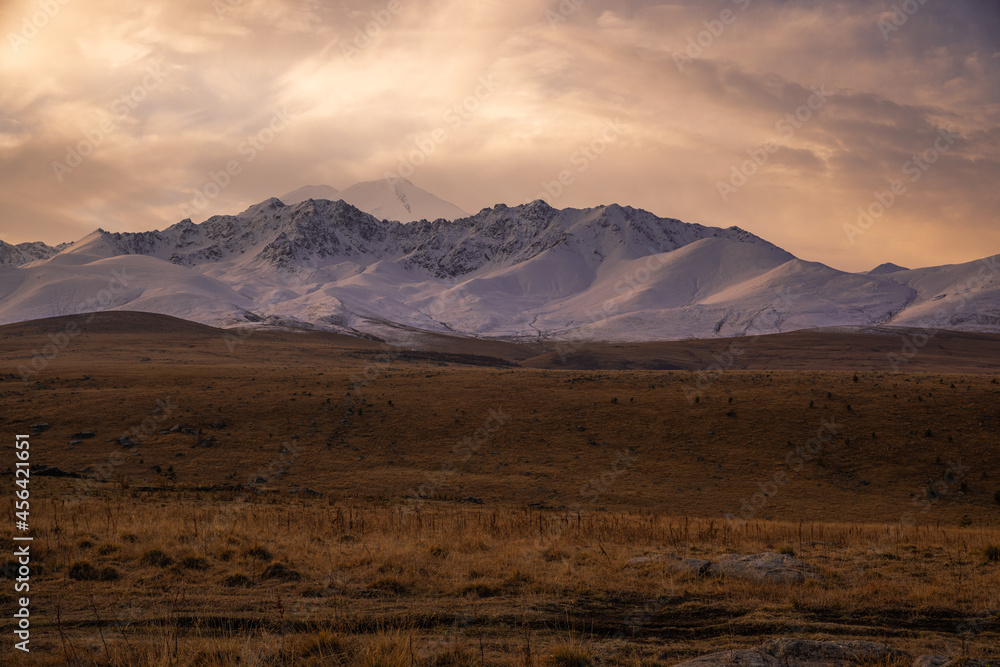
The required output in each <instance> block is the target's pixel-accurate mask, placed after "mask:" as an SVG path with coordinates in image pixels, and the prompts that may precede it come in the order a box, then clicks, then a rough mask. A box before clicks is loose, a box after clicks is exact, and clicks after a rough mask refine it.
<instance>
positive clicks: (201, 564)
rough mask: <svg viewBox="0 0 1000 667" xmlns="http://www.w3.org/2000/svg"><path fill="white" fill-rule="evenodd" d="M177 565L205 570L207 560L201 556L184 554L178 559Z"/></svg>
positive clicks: (186, 568)
mask: <svg viewBox="0 0 1000 667" xmlns="http://www.w3.org/2000/svg"><path fill="white" fill-rule="evenodd" d="M177 566H178V567H180V568H183V569H185V570H207V569H208V567H209V565H208V561H207V560H205V559H204V558H202V557H201V556H185V557H184V558H181V559H180V561H178V563H177Z"/></svg>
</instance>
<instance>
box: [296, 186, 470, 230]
mask: <svg viewBox="0 0 1000 667" xmlns="http://www.w3.org/2000/svg"><path fill="white" fill-rule="evenodd" d="M279 199H280V200H281V201H282V202H284V203H285V204H288V205H289V206H293V205H295V204H299V203H301V202H303V201H306V200H307V199H328V200H330V201H336V200H338V199H339V200H343V201H345V202H347V203H348V204H350V205H351V206H354V207H356V208H359V209H361V210H362V211H364V212H365V213H370V214H371V215H373V216H375V217H376V218H378V219H379V220H396V221H397V222H415V221H417V220H437V219H438V218H444V219H445V220H457V219H458V218H464V217H467V216H468V215H469V214H468V213H466V212H465V211H463V210H462V209H460V208H458V207H457V206H455V205H454V204H452V203H449V202H446V201H445V200H443V199H439V198H438V197H435V196H434V195H432V194H431V193H429V192H427V191H426V190H421V189H420V188H418V187H417V186H415V185H414V184H413V183H410V182H409V181H408V180H406V179H405V178H389V179H384V180H381V181H365V182H362V183H356V184H355V185H352V186H351V187H349V188H347V189H346V190H341V191H338V190H337V189H336V188H332V187H330V186H329V185H307V186H305V187H303V188H299V189H298V190H294V191H292V192H289V193H287V194H285V195H283V196H281V197H279Z"/></svg>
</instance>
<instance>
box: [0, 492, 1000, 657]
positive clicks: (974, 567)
mask: <svg viewBox="0 0 1000 667" xmlns="http://www.w3.org/2000/svg"><path fill="white" fill-rule="evenodd" d="M36 481H38V480H36ZM40 486H44V489H45V494H44V495H48V496H58V495H59V493H60V492H61V491H66V490H69V488H70V487H68V486H67V483H66V482H61V481H48V480H45V481H44V482H43V484H40ZM36 493H37V491H36ZM39 495H42V494H41V493H39ZM33 518H34V525H35V533H36V539H35V543H34V546H35V550H36V557H37V560H36V563H37V564H38V565H40V567H41V571H40V572H39V573H38V574H37V575H36V577H35V579H34V580H33V582H32V586H33V590H34V591H37V592H36V593H35V595H34V598H33V605H34V608H35V609H36V610H44V612H43V611H39V612H38V616H37V617H36V619H35V622H36V625H35V632H36V634H35V636H36V637H37V639H36V641H37V644H36V645H35V646H34V648H35V651H36V652H35V653H34V654H33V655H34V656H35V659H34V660H33V661H30V662H29V661H25V660H23V659H21V660H18V661H15V664H61V662H62V661H63V660H65V658H64V656H65V655H66V654H67V652H68V654H69V655H70V656H76V657H78V658H79V660H80V662H81V663H82V664H123V665H127V664H183V665H195V664H237V660H236V656H241V657H240V660H241V661H244V662H240V664H246V663H245V661H246V660H248V659H250V656H251V655H252V656H254V657H253V660H252V661H251V662H254V663H255V664H274V665H279V664H410V661H411V660H415V661H416V662H417V663H418V664H480V661H481V659H483V658H485V660H486V663H487V664H509V665H515V664H525V659H526V656H527V655H528V654H529V652H530V655H531V662H530V664H567V663H566V662H565V661H564V660H563V658H564V657H565V656H566V655H568V654H573V653H574V652H576V653H581V654H582V653H586V654H588V655H592V656H593V658H594V659H595V660H597V659H598V658H599V659H600V660H604V661H606V663H607V664H632V665H639V664H650V665H652V664H660V665H669V664H673V663H674V662H678V661H680V660H681V659H682V658H684V657H690V656H693V655H697V654H700V653H706V652H711V651H715V650H724V649H727V648H736V647H741V646H750V645H755V644H757V643H760V641H762V640H764V639H767V638H770V637H774V636H782V635H794V636H799V637H817V638H820V637H841V638H865V639H873V640H878V641H887V642H889V643H891V644H892V645H894V646H896V647H898V648H901V649H904V650H908V651H911V652H912V653H914V654H915V655H919V654H923V653H932V652H938V653H940V652H944V653H953V654H954V653H956V652H959V651H964V652H965V653H966V654H968V655H973V656H980V657H989V656H992V657H993V658H994V659H996V657H997V656H996V654H995V653H993V651H994V649H995V647H996V645H997V641H998V638H1000V634H998V632H997V628H996V625H995V620H996V619H995V618H994V616H990V615H988V614H996V613H997V612H998V611H1000V598H998V593H997V591H998V590H1000V563H997V562H996V561H990V560H989V559H988V558H987V557H986V556H985V555H984V554H985V553H986V549H987V548H988V547H990V545H996V544H998V543H1000V531H997V530H996V529H983V528H947V529H936V528H931V527H913V528H903V527H900V526H898V525H876V524H853V523H783V522H768V521H758V520H754V521H750V522H745V521H740V520H717V519H691V518H686V517H675V516H665V515H662V514H604V513H586V514H582V515H580V516H576V515H566V514H560V513H553V512H546V511H536V510H532V509H522V510H511V509H505V510H489V509H483V508H473V507H468V508H461V509H455V508H445V507H440V506H435V505H434V504H430V505H421V506H418V507H417V508H416V509H414V508H411V507H409V506H406V505H399V504H389V503H382V502H376V503H369V504H362V505H359V504H350V503H346V502H340V501H328V500H313V501H308V502H306V501H301V500H292V499H289V498H288V497H287V496H283V495H266V494H265V495H263V496H259V497H258V496H257V495H250V496H247V497H246V498H243V499H239V500H235V501H234V499H233V498H232V496H231V494H226V493H220V492H215V493H204V492H201V493H198V492H185V493H177V494H170V495H164V494H151V495H150V494H147V493H143V492H138V491H134V490H107V491H105V492H102V493H101V494H99V495H97V496H94V497H89V498H85V499H83V500H82V501H77V500H74V499H72V498H71V497H67V498H63V499H59V500H54V499H53V500H45V501H39V502H37V504H36V506H35V513H34V514H33ZM7 533H8V534H9V531H7ZM6 537H7V535H5V538H6ZM779 550H785V551H792V552H793V553H794V554H795V555H796V557H798V558H801V559H803V560H805V561H807V562H809V563H812V564H813V565H815V566H816V567H817V568H818V572H819V573H820V574H821V575H822V576H823V577H824V579H823V581H815V582H806V583H804V584H800V585H777V584H764V583H754V582H745V581H734V580H727V579H715V578H700V577H696V576H691V575H686V574H677V573H674V572H673V571H672V570H670V569H669V568H668V567H667V566H666V565H665V564H663V563H661V562H652V563H644V564H638V565H633V564H629V563H628V561H629V559H631V558H634V557H636V556H640V555H645V554H652V553H675V554H679V555H683V556H696V557H708V558H711V556H713V555H719V554H723V553H757V552H761V551H779ZM150 554H155V556H153V557H150ZM81 561H83V562H89V563H90V564H92V565H93V567H94V568H96V569H98V570H100V569H102V568H113V569H114V570H115V571H116V573H117V574H118V578H117V579H116V580H113V581H88V580H83V581H79V580H75V579H73V578H72V576H71V575H70V568H71V567H72V565H73V564H74V563H79V562H81ZM237 574H238V575H241V576H240V580H239V581H238V582H237V583H233V582H232V581H231V580H232V579H233V577H234V575H237ZM10 602H11V596H10V595H9V594H7V593H6V592H5V593H4V603H5V604H9V603H10ZM56 610H58V613H59V618H58V621H57V620H56V618H55V615H54V612H55V611H56ZM102 635H103V636H102ZM529 647H530V648H529ZM5 650H7V649H5ZM136 656H139V657H136ZM379 656H381V657H379ZM392 656H394V657H392ZM446 656H450V657H446ZM560 656H563V657H560ZM312 657H315V661H314V663H309V662H308V660H307V658H309V659H312ZM46 658H48V661H47V660H46ZM73 659H74V660H75V659H76V658H73ZM338 660H339V661H340V662H339V663H338V662H336V661H338ZM449 660H450V661H451V662H447V661H449ZM324 661H326V662H324ZM400 661H402V662H400ZM435 661H436V662H435ZM536 661H537V663H536ZM560 661H562V662H560Z"/></svg>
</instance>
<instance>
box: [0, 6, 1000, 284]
mask: <svg viewBox="0 0 1000 667" xmlns="http://www.w3.org/2000/svg"><path fill="white" fill-rule="evenodd" d="M0 7H2V9H0V34H2V36H3V41H2V42H0V184H2V185H0V239H3V240H5V241H8V242H11V243H17V242H22V241H33V240H42V241H46V242H48V243H53V244H54V243H58V242H62V241H69V240H75V239H77V238H79V237H81V236H83V235H84V234H86V233H88V232H89V231H91V230H93V229H94V228H96V227H103V228H105V229H108V230H112V231H138V230H148V229H155V228H163V227H165V226H168V225H170V224H173V223H174V222H177V221H178V220H181V219H182V218H185V217H192V218H193V219H194V220H195V221H196V222H200V221H201V220H203V219H205V218H207V217H209V216H210V215H214V214H217V213H235V212H238V211H241V210H243V209H244V208H246V207H247V206H248V205H250V204H252V203H255V202H258V201H261V200H263V199H265V198H267V197H269V196H273V195H279V194H281V193H283V192H286V191H289V190H292V189H294V188H296V187H298V186H300V185H304V184H318V183H325V184H330V185H333V186H334V187H338V188H344V187H347V186H349V185H351V184H353V183H354V182H356V181H361V180H373V179H378V178H382V177H383V176H384V175H386V173H387V172H393V173H395V174H398V175H403V176H407V177H409V179H410V180H411V181H413V182H414V184H416V185H418V186H419V187H422V188H425V189H427V190H429V191H431V192H433V193H434V194H437V195H438V196H440V197H442V198H444V199H447V200H449V201H452V202H454V203H455V204H457V205H458V206H460V207H462V208H464V209H466V210H468V211H478V210H479V209H481V208H483V207H486V206H492V205H493V204H495V203H498V202H504V203H507V204H510V205H514V204H519V203H524V202H527V201H530V200H532V199H535V198H538V197H539V196H542V195H544V198H545V199H547V200H548V201H549V202H550V203H551V204H552V205H554V206H558V207H566V206H574V207H586V206H595V205H599V204H608V203H612V202H617V203H621V204H628V205H632V206H635V207H641V208H645V209H648V210H650V211H653V212H654V213H656V214H658V215H662V216H669V217H676V218H680V219H682V220H685V221H687V222H699V223H702V224H707V225H718V226H723V227H728V226H730V225H738V226H740V227H743V228H745V229H748V230H750V231H752V232H754V233H756V234H758V235H760V236H763V237H764V238H766V239H768V240H770V241H772V242H774V243H777V244H778V245H780V246H782V247H784V248H786V249H787V250H789V251H790V252H793V253H795V254H796V255H798V256H800V257H802V258H804V259H809V260H816V261H822V262H825V263H827V264H830V265H832V266H835V267H837V268H841V269H846V270H862V269H867V268H871V267H872V266H874V265H875V264H878V263H880V262H883V261H893V262H896V263H899V264H903V265H907V266H926V265H936V264H944V263H953V262H961V261H968V260H972V259H976V258H979V257H984V256H987V255H991V254H995V253H997V252H1000V224H998V214H997V211H1000V187H998V184H1000V44H998V41H1000V37H998V36H1000V5H998V3H996V2H995V1H994V0H981V1H979V2H972V1H961V0H960V1H955V0H951V1H949V2H945V1H944V0H926V1H925V2H923V3H921V2H920V0H907V1H906V2H903V1H901V0H900V1H897V2H880V1H876V2H871V1H861V0H859V1H848V2H818V1H817V2H782V1H780V0H769V1H765V0H737V1H730V0H717V1H710V2H695V1H688V0H678V1H676V2H670V3H655V2H639V1H621V0H619V1H616V2H608V1H601V0H564V1H563V2H562V3H561V4H560V3H557V2H549V3H544V2H534V1H528V0H438V1H429V2H419V1H418V0H398V1H397V0H393V1H392V2H388V1H385V2H363V1H361V0H345V1H343V2H319V1H318V0H316V1H306V0H300V1H293V0H285V1H280V0H267V1H255V0H215V2H214V4H213V3H212V2H209V1H208V0H171V1H170V2H167V1H166V0H147V2H144V3H140V4H137V5H134V6H129V3H121V2H112V1H111V0H28V1H20V0H15V1H11V0H7V1H6V2H4V3H3V4H2V6H0ZM894 7H895V11H894ZM908 12H909V13H908ZM365 31H367V33H368V35H366V34H365ZM787 114H792V115H791V117H786V115H787ZM796 114H797V117H796ZM581 147H584V149H583V150H581ZM921 154H923V156H924V157H923V158H919V159H918V160H914V156H919V155H921ZM754 160H756V161H754ZM748 161H749V162H748ZM741 170H742V173H740V171H741ZM747 174H749V175H747ZM213 175H214V180H215V182H216V183H219V184H221V185H222V186H223V187H218V186H217V185H216V183H213ZM560 177H562V181H563V183H560V182H559V180H560ZM893 181H896V183H895V189H896V193H894V194H889V193H891V192H892V189H893ZM876 192H877V193H879V194H878V195H877V196H876V194H875V193H876ZM879 199H881V202H879ZM859 207H860V208H864V209H868V210H869V212H870V214H871V217H870V218H869V219H867V220H866V219H862V220H861V223H862V224H860V225H859V224H858V218H859V212H858V209H859ZM883 209H884V212H883ZM845 225H846V226H847V228H846V229H845Z"/></svg>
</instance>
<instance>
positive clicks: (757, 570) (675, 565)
mask: <svg viewBox="0 0 1000 667" xmlns="http://www.w3.org/2000/svg"><path fill="white" fill-rule="evenodd" d="M647 563H666V564H667V567H668V568H670V569H671V570H674V571H675V572H679V573H684V574H692V575H695V576H713V577H729V578H731V579H744V580H747V581H763V582H768V583H776V584H797V583H801V582H803V581H809V580H812V579H817V580H818V579H822V577H820V576H819V575H818V574H816V573H815V572H814V569H815V568H813V566H812V565H810V564H809V563H806V562H804V561H801V560H797V559H795V558H792V557H791V556H786V555H785V554H776V553H759V554H749V555H740V554H724V555H722V556H718V557H716V558H714V559H713V560H706V559H703V558H681V557H680V556H678V555H676V554H653V555H650V556H638V557H636V558H632V559H629V560H628V561H626V563H625V564H626V565H645V564H647Z"/></svg>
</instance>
